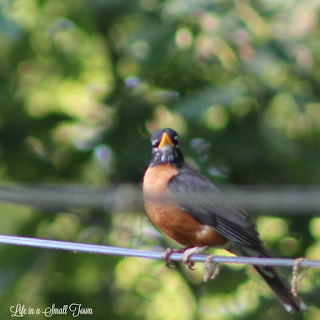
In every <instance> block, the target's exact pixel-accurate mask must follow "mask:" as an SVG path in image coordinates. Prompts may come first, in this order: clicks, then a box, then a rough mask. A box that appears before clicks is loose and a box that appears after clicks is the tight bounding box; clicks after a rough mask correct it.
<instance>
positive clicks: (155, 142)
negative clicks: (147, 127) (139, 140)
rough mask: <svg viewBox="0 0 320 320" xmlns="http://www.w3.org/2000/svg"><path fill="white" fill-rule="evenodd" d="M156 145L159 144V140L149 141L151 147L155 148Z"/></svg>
mask: <svg viewBox="0 0 320 320" xmlns="http://www.w3.org/2000/svg"><path fill="white" fill-rule="evenodd" d="M158 144H159V140H158V139H153V140H152V141H151V145H152V146H153V147H156V146H157V145H158Z"/></svg>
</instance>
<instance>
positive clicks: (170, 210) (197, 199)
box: [143, 128, 307, 313]
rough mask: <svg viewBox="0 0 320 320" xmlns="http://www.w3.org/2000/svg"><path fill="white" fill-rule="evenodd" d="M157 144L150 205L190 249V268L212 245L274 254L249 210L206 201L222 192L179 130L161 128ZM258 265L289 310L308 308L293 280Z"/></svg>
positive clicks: (149, 176) (149, 178) (147, 190)
mask: <svg viewBox="0 0 320 320" xmlns="http://www.w3.org/2000/svg"><path fill="white" fill-rule="evenodd" d="M151 145H152V157H151V161H150V164H149V167H148V169H147V170H146V172H145V175H144V178H143V194H144V202H145V209H146V212H147V214H148V216H149V218H150V220H151V222H152V223H153V224H154V225H155V226H156V227H157V228H158V229H159V230H160V231H161V232H163V233H164V234H166V235H167V236H169V237H170V238H172V239H173V240H175V241H176V242H178V243H179V244H181V245H183V246H185V247H186V249H184V250H185V251H184V253H183V258H182V260H183V261H184V263H185V264H186V265H187V266H188V267H189V268H190V269H191V268H192V265H193V263H191V262H190V257H191V255H193V254H195V253H199V252H201V251H202V250H203V249H204V248H207V247H222V248H224V249H226V250H228V251H229V252H231V253H233V254H235V255H239V256H247V257H268V258H270V257H271V255H270V253H269V252H268V250H267V249H266V248H265V247H264V245H263V242H262V241H261V240H260V238H259V234H258V232H257V230H256V226H255V224H254V223H253V222H252V221H251V220H250V218H249V217H248V215H247V214H246V213H245V212H244V211H242V210H240V209H238V208H236V207H234V206H233V205H231V204H228V203H227V202H226V201H221V202H220V201H219V202H216V201H211V203H210V201H202V200H201V199H203V194H210V193H211V194H212V195H213V196H214V199H216V198H217V197H220V195H221V193H220V192H219V190H218V189H217V188H216V187H215V186H214V185H213V184H212V182H211V181H210V180H209V179H207V178H206V177H205V176H203V175H201V174H200V173H198V172H197V171H195V170H193V169H192V168H191V167H190V166H189V165H188V164H187V163H186V162H185V161H184V158H183V154H182V152H181V150H180V147H179V137H178V134H177V132H175V131H174V130H172V129H169V128H165V129H160V130H157V131H156V132H154V133H153V135H152V136H151ZM201 197H202V198H201ZM221 197H222V195H221ZM186 199H187V200H188V201H185V200H186ZM173 251H174V250H173V249H171V248H168V249H167V251H166V252H165V253H164V259H165V260H166V261H167V262H168V261H169V259H168V257H169V256H170V254H171V253H172V252H173ZM180 252H181V251H180ZM254 268H255V269H256V270H257V271H258V273H259V274H260V275H261V276H262V278H263V279H264V280H265V281H266V283H267V284H268V285H269V286H270V288H271V289H272V290H273V291H274V292H275V294H276V295H277V296H278V298H279V299H280V301H281V303H282V304H283V306H284V308H285V309H286V311H288V312H291V313H293V312H296V311H305V310H307V306H306V304H305V303H304V302H303V301H302V300H300V299H299V297H298V296H296V295H293V294H292V293H291V291H290V286H289V284H288V282H287V281H286V280H285V279H284V278H283V277H282V276H281V275H280V274H279V273H278V272H277V271H276V270H275V269H274V268H272V267H269V266H254Z"/></svg>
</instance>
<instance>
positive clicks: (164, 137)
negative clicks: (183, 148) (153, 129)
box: [158, 132, 174, 148]
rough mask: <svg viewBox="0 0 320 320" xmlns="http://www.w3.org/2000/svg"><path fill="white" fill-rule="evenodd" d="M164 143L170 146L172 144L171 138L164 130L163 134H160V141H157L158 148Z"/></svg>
mask: <svg viewBox="0 0 320 320" xmlns="http://www.w3.org/2000/svg"><path fill="white" fill-rule="evenodd" d="M166 144H170V146H172V147H173V146H174V143H173V142H172V140H171V139H170V137H169V135H168V134H167V133H166V132H165V133H164V134H163V135H162V138H161V141H160V143H159V146H158V148H162V147H164V146H165V145H166Z"/></svg>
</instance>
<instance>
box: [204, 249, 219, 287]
mask: <svg viewBox="0 0 320 320" xmlns="http://www.w3.org/2000/svg"><path fill="white" fill-rule="evenodd" d="M213 257H214V254H210V255H209V256H207V259H206V261H205V263H204V264H203V269H204V274H203V281H204V282H207V281H209V280H211V279H214V278H215V277H216V276H217V275H218V274H219V265H218V263H216V262H214V261H212V258H213Z"/></svg>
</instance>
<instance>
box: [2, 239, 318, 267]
mask: <svg viewBox="0 0 320 320" xmlns="http://www.w3.org/2000/svg"><path fill="white" fill-rule="evenodd" d="M0 243H2V244H10V245H21V246H28V247H37V248H42V249H55V250H67V251H73V252H86V253H93V254H105V255H116V256H123V257H137V258H147V259H158V260H160V259H162V253H163V252H155V251H146V250H136V249H128V248H119V247H110V246H103V245H94V244H86V243H77V242H66V241H57V240H47V239H37V238H28V237H17V236H9V235H0ZM181 258H182V254H181V253H172V254H171V255H170V260H173V261H181ZM206 258H207V256H206V255H199V254H197V255H194V256H192V257H191V258H190V260H191V261H194V262H205V261H206ZM212 262H216V263H231V264H250V265H263V266H279V267H293V266H294V265H295V264H296V260H295V259H283V258H252V257H230V256H215V257H214V258H213V259H212ZM299 266H300V267H308V268H320V261H317V260H303V261H301V262H300V263H299Z"/></svg>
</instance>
